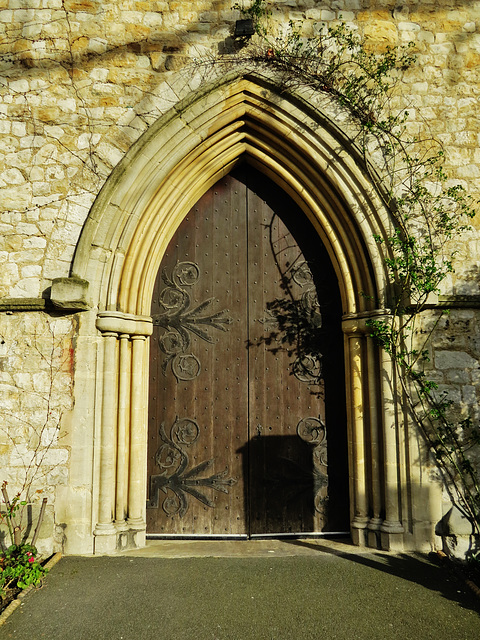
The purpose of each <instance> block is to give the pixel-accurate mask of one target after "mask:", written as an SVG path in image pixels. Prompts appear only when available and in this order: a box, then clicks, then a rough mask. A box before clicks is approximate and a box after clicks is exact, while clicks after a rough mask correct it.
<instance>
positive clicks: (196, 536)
mask: <svg viewBox="0 0 480 640" xmlns="http://www.w3.org/2000/svg"><path fill="white" fill-rule="evenodd" d="M347 537H350V532H349V531H325V532H324V531H320V532H319V533H312V532H311V533H303V532H300V533H252V534H251V535H247V534H246V533H225V534H218V533H212V534H204V533H147V540H282V539H285V538H290V539H292V538H297V539H298V538H347Z"/></svg>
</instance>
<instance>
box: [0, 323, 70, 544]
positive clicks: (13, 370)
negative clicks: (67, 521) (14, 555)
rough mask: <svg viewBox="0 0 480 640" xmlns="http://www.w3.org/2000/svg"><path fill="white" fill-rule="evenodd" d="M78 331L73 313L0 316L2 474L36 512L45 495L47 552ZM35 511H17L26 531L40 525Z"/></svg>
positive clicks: (63, 469) (61, 476) (63, 461)
mask: <svg viewBox="0 0 480 640" xmlns="http://www.w3.org/2000/svg"><path fill="white" fill-rule="evenodd" d="M74 331H75V322H74V321H73V320H72V319H71V318H54V319H52V318H49V317H48V316H46V315H44V314H40V313H29V314H25V313H23V314H12V315H3V314H2V316H0V390H1V397H2V419H1V423H0V469H1V470H2V476H1V479H2V482H3V481H4V480H6V481H7V482H8V485H7V491H8V495H9V497H10V499H12V498H14V496H15V495H16V494H17V492H18V493H20V494H21V498H22V500H25V499H26V500H27V501H28V502H29V503H31V504H33V514H34V515H35V513H37V512H38V505H39V503H41V501H42V499H43V498H47V501H48V502H47V510H46V517H45V519H44V523H43V527H42V530H41V532H40V537H39V543H38V547H39V550H40V551H41V552H44V553H45V552H48V551H50V552H51V550H52V536H53V534H54V519H53V513H54V505H55V498H56V492H57V489H58V487H59V486H61V485H63V484H65V483H66V482H67V476H68V461H69V446H68V417H69V413H70V411H71V410H72V407H73V374H74V351H73V335H74ZM31 510H32V507H28V508H27V507H21V509H20V513H19V514H18V516H19V519H20V521H21V526H22V528H23V529H24V530H25V529H31V528H32V526H33V527H35V526H36V522H35V518H34V517H33V518H32V513H31ZM32 523H33V524H32ZM2 532H3V533H5V529H4V528H3V527H2V530H1V531H0V536H1V535H2ZM32 533H33V531H32Z"/></svg>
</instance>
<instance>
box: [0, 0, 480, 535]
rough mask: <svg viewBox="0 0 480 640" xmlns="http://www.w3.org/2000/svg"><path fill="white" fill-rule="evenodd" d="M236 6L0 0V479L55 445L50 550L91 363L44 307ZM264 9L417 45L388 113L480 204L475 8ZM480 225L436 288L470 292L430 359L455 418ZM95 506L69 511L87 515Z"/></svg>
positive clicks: (229, 25) (377, 43) (304, 23)
mask: <svg viewBox="0 0 480 640" xmlns="http://www.w3.org/2000/svg"><path fill="white" fill-rule="evenodd" d="M233 4H234V2H232V1H231V0H209V1H200V2H199V1H178V2H160V1H159V2H157V1H149V2H145V1H140V0H139V1H137V0H115V1H111V2H108V1H106V2H103V1H102V2H100V1H99V0H0V309H1V310H2V311H1V315H0V393H1V400H0V407H1V409H0V411H1V414H2V415H1V424H0V480H2V479H3V478H4V477H5V478H7V479H8V481H9V483H10V485H11V486H12V488H13V487H21V486H22V483H23V482H24V477H25V475H24V474H25V472H26V470H25V467H27V471H28V465H29V463H30V460H31V459H32V458H31V457H32V455H33V452H35V451H37V452H38V451H40V449H41V451H43V450H44V449H42V447H44V446H45V443H46V442H47V441H48V443H49V445H48V447H47V448H46V452H45V455H43V454H42V455H41V456H40V459H39V467H40V468H41V473H40V474H39V475H38V477H37V478H36V479H35V482H34V484H33V485H32V491H33V490H34V491H36V490H37V488H38V489H39V490H42V492H43V493H42V494H38V496H39V497H41V496H43V495H47V496H48V498H49V505H50V506H49V509H50V510H51V517H50V520H49V522H50V523H51V534H48V535H49V541H50V542H48V544H49V545H50V547H52V548H53V544H54V543H53V540H54V525H57V526H59V525H61V518H60V519H58V518H56V516H55V513H54V508H55V507H54V505H55V500H56V493H58V492H60V493H62V495H65V496H68V495H70V494H69V493H68V491H67V490H66V489H65V486H66V485H68V482H69V477H70V475H71V468H70V465H69V462H70V457H69V455H70V454H69V435H68V433H69V428H70V427H69V421H70V419H71V411H72V410H73V407H74V405H75V403H76V402H78V401H79V398H78V395H76V394H78V389H79V388H80V387H81V388H82V389H85V385H83V383H82V385H83V386H82V385H80V387H79V386H78V384H77V387H75V385H74V379H75V371H76V368H77V369H80V370H82V371H83V370H85V369H86V368H87V367H86V363H85V362H84V361H82V362H80V363H79V362H77V361H76V358H77V352H76V337H77V335H78V331H77V327H78V323H79V322H80V320H79V317H80V315H81V313H80V314H75V313H73V312H71V313H70V314H69V313H65V314H64V315H62V316H61V317H55V314H53V315H52V313H50V312H47V310H46V309H45V308H44V306H43V307H42V300H43V301H45V299H47V298H48V297H49V290H50V287H51V285H52V281H53V280H54V279H55V278H66V277H68V276H70V275H71V266H72V259H73V256H74V253H75V251H76V247H77V243H78V239H79V236H80V233H81V230H82V227H83V225H84V223H85V220H86V219H87V215H88V213H89V211H90V209H91V207H92V204H93V203H94V201H95V199H96V198H97V196H98V195H99V193H100V191H101V188H102V186H103V185H104V183H105V181H106V180H107V178H108V177H109V176H110V174H111V172H112V170H113V169H114V167H115V166H116V165H117V164H118V163H119V162H120V160H121V159H122V158H124V157H125V155H126V154H127V153H128V151H129V149H130V148H131V147H132V145H133V144H134V143H135V141H137V140H138V139H139V137H140V136H141V135H142V134H143V133H145V132H146V131H147V130H148V129H149V127H150V126H151V125H152V124H153V123H154V122H156V121H157V120H158V118H159V117H160V116H162V115H164V114H165V113H167V112H168V111H169V110H170V109H172V108H174V107H175V105H177V104H178V102H179V100H181V99H183V98H185V97H186V96H188V95H190V94H191V93H192V92H194V91H195V90H196V89H198V88H199V87H200V86H201V85H202V83H204V82H205V81H206V79H210V78H212V77H214V76H215V75H216V74H217V75H218V74H221V73H222V72H223V71H222V68H221V67H216V66H215V65H213V64H212V56H213V57H215V56H217V55H218V54H221V53H223V52H230V51H232V46H233V41H232V34H233V27H234V23H235V20H236V19H238V18H239V17H240V16H239V13H238V12H237V11H235V10H233V9H232V6H233ZM268 4H269V5H270V7H271V9H272V16H271V21H272V25H273V28H276V29H278V30H279V31H281V29H282V27H285V26H286V25H287V23H288V21H289V20H292V21H293V22H294V23H297V24H299V25H301V29H302V32H303V33H304V34H305V35H307V36H308V35H311V34H314V33H316V32H317V31H318V30H319V29H320V28H321V27H322V25H323V24H334V23H335V22H336V21H339V20H342V21H345V22H346V23H347V24H348V25H349V26H351V28H353V29H356V30H358V31H359V32H360V33H362V34H364V35H366V36H368V37H369V39H370V42H371V46H372V47H374V48H375V47H377V48H379V49H384V48H385V46H386V45H395V44H401V43H406V42H409V41H413V42H414V44H415V52H416V54H417V63H416V64H415V65H414V67H413V68H412V69H410V70H408V71H407V72H406V74H405V76H404V77H403V79H402V82H401V85H400V87H399V90H398V95H397V97H396V98H395V101H396V102H395V104H396V105H397V106H398V108H402V109H403V108H406V109H408V111H409V114H410V115H409V122H408V129H409V132H410V133H412V134H416V133H419V132H421V133H425V132H431V133H432V134H433V135H434V136H435V137H436V138H437V139H438V140H439V141H441V143H442V144H443V146H444V150H445V164H444V167H445V170H446V171H447V172H448V173H449V175H450V176H451V179H452V182H460V184H462V185H463V186H465V188H466V189H467V190H468V191H469V193H471V194H472V195H473V196H474V197H476V198H478V197H479V195H480V194H479V191H480V189H479V176H480V120H479V113H480V110H479V106H480V105H479V100H480V97H479V96H480V78H479V75H478V67H479V64H480V2H466V1H463V2H462V1H460V0H440V1H438V0H437V1H435V2H433V1H432V2H421V3H420V2H415V1H414V0H408V1H406V2H403V3H398V2H393V1H388V0H379V1H378V2H373V1H367V0H365V1H362V0H336V1H335V2H333V3H327V4H326V3H323V2H316V1H315V0H304V1H303V0H278V1H276V2H270V3H268ZM245 5H248V2H247V0H246V1H245ZM275 25H276V26H275ZM478 224H479V223H478V221H477V222H474V223H473V229H472V230H471V231H470V232H467V233H466V234H465V237H464V239H463V241H462V242H461V243H460V244H459V246H457V247H453V248H452V250H454V249H455V250H457V251H458V254H457V256H458V261H457V265H458V266H457V269H456V272H455V273H454V274H452V276H451V277H450V278H449V279H448V281H446V282H445V283H444V290H443V292H442V293H443V294H444V296H445V297H446V298H449V299H451V298H455V297H456V298H457V299H459V296H463V300H464V305H465V306H466V308H464V309H460V308H459V309H456V310H455V311H454V312H453V313H452V314H451V315H450V316H448V317H445V318H444V319H443V320H442V322H441V324H440V325H439V326H438V328H437V330H436V332H435V338H434V343H433V353H432V360H431V366H432V369H433V371H432V375H434V376H435V377H436V378H437V379H438V381H439V383H440V384H441V385H442V388H445V389H447V390H448V392H449V393H450V394H451V395H452V398H454V399H455V400H457V401H459V403H460V405H461V407H462V411H467V410H469V409H471V408H475V407H476V406H477V403H478V391H477V382H478V371H479V366H478V362H479V358H480V344H479V339H478V338H477V337H476V335H477V329H478V324H479V322H480V319H479V313H478V310H477V308H476V304H477V301H478V300H477V297H478V296H480V289H479V274H478V267H477V263H478V259H479V257H480V241H479V238H478V232H477V228H478ZM32 300H33V301H36V302H34V303H32ZM19 301H20V302H19ZM22 301H23V303H22ZM90 302H91V303H92V301H90ZM32 304H33V306H32ZM93 304H94V305H95V301H93ZM42 309H43V310H42ZM99 310H100V311H102V310H103V309H99ZM92 326H93V325H92ZM49 345H52V349H50V347H49ZM49 349H50V351H49ZM82 357H83V356H82ZM84 378H85V379H87V378H88V375H85V376H84ZM87 388H88V389H89V390H90V391H91V390H92V387H91V386H90V387H89V386H88V385H87ZM93 391H94V390H93ZM49 412H50V413H49ZM42 429H43V431H42ZM39 434H40V435H39ZM42 438H43V440H42ZM38 441H39V442H40V444H41V448H40V449H38ZM92 447H93V444H92ZM85 456H87V457H90V458H93V454H92V451H88V450H86V452H85ZM87 475H88V474H87ZM87 475H86V476H85V477H84V478H83V480H82V482H87V480H88V478H87ZM90 481H92V480H91V478H90ZM10 485H9V486H10ZM59 487H60V488H59ZM61 487H63V489H61ZM67 499H68V498H63V500H64V501H67ZM82 509H83V512H82ZM89 509H91V505H88V506H85V507H79V513H78V517H79V518H80V519H83V520H85V521H87V520H88V518H89V517H90V515H91V514H90V515H89ZM62 510H63V511H64V510H65V508H64V505H63V506H62ZM93 526H94V523H93V525H92V527H93ZM87 528H88V526H87ZM59 531H60V532H61V527H60V529H59ZM45 544H47V543H45ZM55 544H56V545H61V540H60V538H58V537H57V542H55Z"/></svg>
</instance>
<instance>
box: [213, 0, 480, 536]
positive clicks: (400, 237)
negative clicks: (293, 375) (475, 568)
mask: <svg viewBox="0 0 480 640" xmlns="http://www.w3.org/2000/svg"><path fill="white" fill-rule="evenodd" d="M236 8H237V9H239V10H240V11H241V13H242V16H243V17H245V16H248V17H250V18H251V19H252V21H253V23H254V26H255V31H256V34H257V35H256V36H254V38H252V41H251V42H250V43H248V44H246V43H245V42H243V41H242V42H240V43H239V46H238V50H237V51H236V52H235V53H233V54H230V55H226V56H223V62H224V63H229V62H230V63H232V62H233V63H239V62H240V63H241V64H243V65H254V66H261V67H262V68H265V67H267V68H269V69H271V70H274V71H275V72H276V73H277V74H278V75H279V77H280V80H281V83H282V84H283V86H284V87H285V88H286V89H294V88H296V87H309V88H311V89H313V90H315V91H317V92H323V93H326V94H329V95H331V96H332V97H333V98H334V99H335V100H337V101H338V103H339V104H341V105H342V106H343V107H344V108H346V109H347V110H348V111H349V112H350V114H351V116H352V120H353V122H355V123H356V125H357V130H358V135H357V139H356V144H357V148H358V149H359V150H360V152H361V153H362V154H363V156H364V166H365V167H366V169H367V171H369V174H370V177H371V179H372V181H373V182H374V183H375V184H376V186H377V187H378V191H379V193H380V194H381V197H382V198H383V200H384V203H385V205H386V207H387V208H388V210H389V211H390V212H391V213H392V218H393V220H394V224H393V230H392V231H391V233H390V235H388V236H385V237H383V236H377V237H376V238H375V240H376V242H377V243H378V244H379V245H381V246H382V251H383V255H384V256H385V258H384V259H385V268H386V271H387V273H388V278H389V282H390V286H391V291H392V294H391V299H390V306H391V313H390V314H389V316H388V317H387V318H386V319H381V320H369V321H368V322H367V324H368V327H369V330H370V334H371V336H373V337H374V338H375V339H376V341H377V342H378V343H379V344H380V345H381V347H382V348H383V349H384V350H385V351H386V352H387V353H388V354H389V355H390V356H391V358H392V361H393V362H394V364H395V366H396V379H397V381H398V382H399V384H400V389H399V393H400V392H401V393H402V395H403V396H404V397H405V398H406V399H407V402H408V405H409V409H410V414H411V416H412V418H413V420H414V421H415V423H416V424H417V425H418V426H419V428H420V430H421V432H422V433H423V436H424V438H425V440H426V442H427V444H428V446H429V448H430V450H431V451H432V453H433V455H434V458H435V460H436V462H437V464H438V467H439V469H440V471H441V472H442V474H443V476H444V478H445V480H446V486H447V488H448V490H449V491H450V496H451V498H452V500H453V502H454V503H455V504H456V505H457V506H458V507H459V508H460V510H461V511H462V512H463V514H464V515H465V516H466V517H467V518H468V519H469V521H470V522H471V525H472V533H474V534H475V535H476V536H478V535H480V481H479V477H478V472H477V470H476V469H475V466H474V464H473V463H472V461H471V459H470V457H469V451H470V450H471V448H472V447H474V446H475V445H478V444H480V428H479V427H478V425H477V424H475V423H474V422H473V420H472V419H471V418H465V419H463V420H460V421H458V420H455V418H454V417H453V416H455V414H456V413H458V412H456V411H455V407H453V406H452V402H451V401H450V400H449V399H448V395H447V394H446V393H443V392H442V393H441V392H439V388H438V385H437V383H436V382H435V381H434V380H432V379H430V378H429V377H428V375H427V368H428V362H429V353H430V351H429V348H428V346H429V342H430V339H431V337H432V334H433V332H434V330H435V328H436V326H437V325H438V322H439V321H440V319H441V317H442V314H443V313H445V311H441V310H439V313H438V316H437V321H436V323H434V326H433V327H432V328H431V330H430V331H429V332H427V334H426V335H425V334H424V335H425V338H424V339H423V340H420V331H419V328H418V326H417V325H418V324H419V318H420V315H419V314H420V313H421V312H422V311H423V310H424V309H425V308H426V307H427V305H428V303H429V301H430V300H431V299H432V296H435V295H436V294H438V293H439V291H440V286H441V284H442V283H443V282H444V280H445V279H446V278H447V276H448V275H449V274H450V273H452V271H453V261H454V257H455V253H454V252H452V250H451V246H452V241H454V240H455V239H459V238H460V237H461V235H462V234H463V233H464V232H465V231H466V230H467V229H468V222H469V219H470V218H472V217H473V216H474V215H475V206H476V203H475V202H474V201H473V199H472V198H471V197H470V196H469V195H468V194H467V193H466V191H465V189H464V187H463V186H462V185H460V184H453V183H452V182H451V181H450V180H449V178H448V176H447V174H446V173H445V171H444V169H443V163H444V151H443V149H442V147H441V144H440V143H439V142H438V141H436V140H435V139H434V137H428V136H423V137H419V136H417V137H415V136H411V135H408V126H407V125H408V119H409V113H408V110H395V109H394V108H393V106H392V105H393V104H394V101H393V97H394V96H395V95H396V93H397V91H398V87H399V86H400V84H401V81H402V78H403V77H404V74H405V71H406V70H407V69H409V68H410V67H411V66H412V65H414V64H415V55H414V53H413V50H412V49H413V45H412V44H407V45H405V46H399V47H386V48H385V50H384V51H382V52H378V51H375V50H373V48H372V47H371V46H370V43H369V42H368V40H365V39H363V38H362V37H361V36H360V35H359V34H358V33H357V32H355V31H353V30H351V29H349V28H348V27H347V26H346V25H345V24H342V23H340V24H336V25H334V26H326V25H323V26H322V28H321V29H320V31H319V32H318V34H317V35H315V36H313V37H304V36H303V35H302V32H301V24H298V25H296V24H294V23H293V22H290V23H289V24H288V26H287V27H286V28H283V31H282V29H281V28H280V27H279V26H278V25H272V20H271V14H270V12H269V11H268V7H267V4H266V2H265V0H254V2H253V3H252V4H250V5H249V7H248V8H244V6H243V5H242V6H240V5H238V4H237V5H236ZM276 31H277V32H276ZM372 155H374V156H375V158H376V163H377V166H379V168H380V171H378V172H377V171H374V170H373V169H372V168H371V163H369V162H368V158H369V157H371V156H372ZM419 342H420V344H419Z"/></svg>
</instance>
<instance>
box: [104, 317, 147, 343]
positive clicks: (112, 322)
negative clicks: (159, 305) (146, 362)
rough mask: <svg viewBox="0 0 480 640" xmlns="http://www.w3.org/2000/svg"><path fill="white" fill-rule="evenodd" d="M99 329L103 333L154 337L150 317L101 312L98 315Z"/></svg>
mask: <svg viewBox="0 0 480 640" xmlns="http://www.w3.org/2000/svg"><path fill="white" fill-rule="evenodd" d="M96 326H97V329H98V330H99V331H101V332H102V333H106V332H108V333H110V332H114V333H117V334H128V335H129V336H139V337H143V338H146V337H148V336H151V335H152V332H153V322H152V318H150V316H135V315H133V314H131V313H122V312H120V311H100V313H99V314H98V315H97V322H96Z"/></svg>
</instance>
